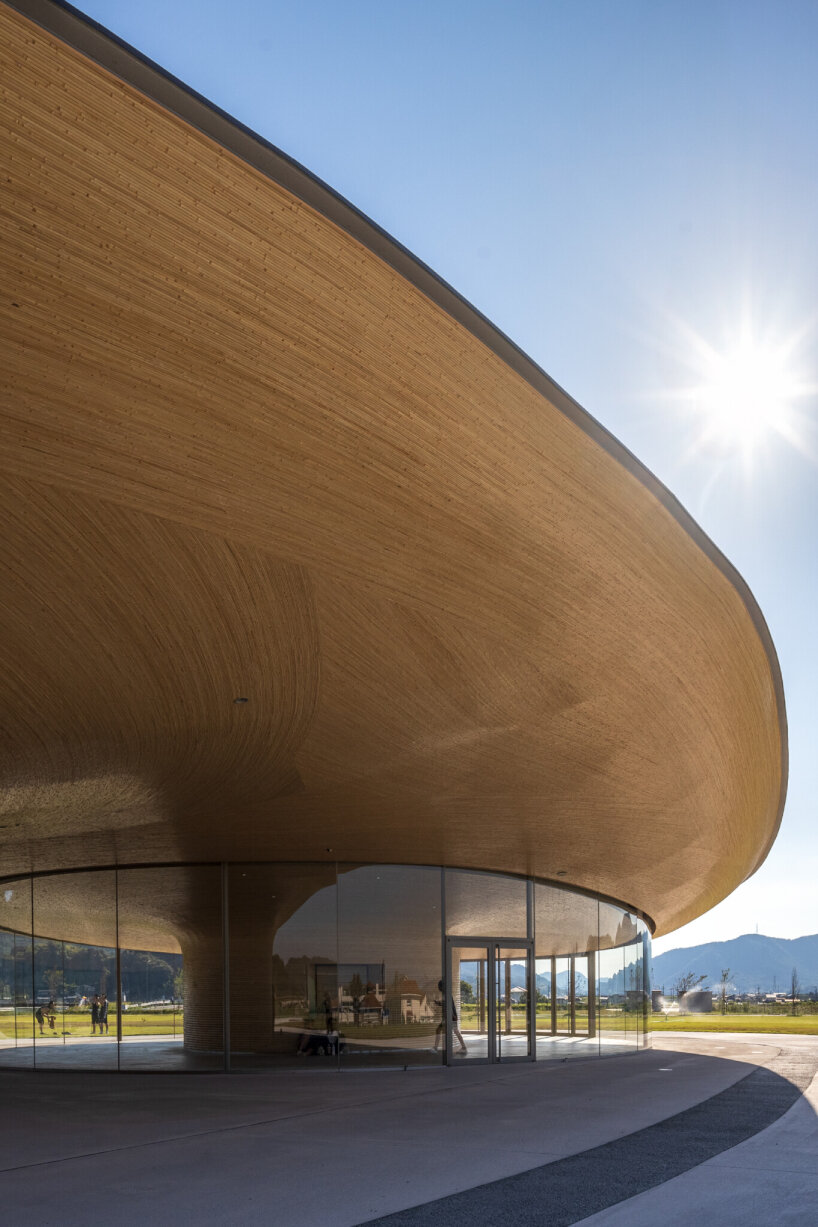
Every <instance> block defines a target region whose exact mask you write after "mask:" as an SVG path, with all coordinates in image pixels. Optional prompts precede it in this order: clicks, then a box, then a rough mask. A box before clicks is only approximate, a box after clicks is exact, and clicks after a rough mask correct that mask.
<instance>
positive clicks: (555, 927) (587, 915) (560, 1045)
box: [534, 882, 599, 1060]
mask: <svg viewBox="0 0 818 1227" xmlns="http://www.w3.org/2000/svg"><path fill="white" fill-rule="evenodd" d="M598 926H599V914H598V905H597V901H596V899H593V898H590V897H589V896H587V895H580V894H577V893H576V892H575V891H571V890H568V889H566V888H561V887H558V886H548V885H546V884H544V883H541V882H537V883H535V885H534V948H535V954H536V962H535V968H536V986H537V1056H538V1058H539V1059H540V1060H546V1059H548V1057H556V1056H559V1057H560V1058H563V1059H564V1058H565V1057H572V1056H574V1057H581V1056H586V1057H587V1056H589V1055H593V1054H595V1053H596V1052H597V1051H598V1050H599V1040H598V1032H597V1009H596V983H597V949H598V945H599V934H598Z"/></svg>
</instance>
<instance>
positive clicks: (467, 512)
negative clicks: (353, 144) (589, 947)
mask: <svg viewBox="0 0 818 1227" xmlns="http://www.w3.org/2000/svg"><path fill="white" fill-rule="evenodd" d="M18 10H19V11H18ZM0 29H1V31H2V38H1V39H0V47H1V48H2V50H1V52H0V54H2V60H3V79H4V87H5V101H4V108H5V111H6V119H7V123H6V125H4V131H3V137H2V142H3V163H4V180H5V182H4V190H3V209H2V215H1V220H0V224H1V225H2V231H3V244H2V255H0V270H1V272H2V278H3V283H4V286H5V287H6V288H5V289H4V292H3V294H2V301H0V311H2V315H3V408H2V431H3V446H2V452H1V453H0V466H2V471H3V473H4V481H3V486H2V490H1V491H0V508H1V510H0V514H2V522H3V524H4V551H3V555H4V566H5V567H6V569H7V575H6V577H5V578H4V581H3V596H2V599H1V600H0V668H2V674H3V685H2V688H0V705H2V718H3V726H4V729H5V731H6V739H5V744H4V746H3V748H2V760H0V761H1V762H2V796H0V835H2V836H3V837H4V840H3V849H2V854H0V873H3V874H10V873H16V872H27V871H31V870H34V871H39V870H43V869H54V868H68V867H72V866H80V865H81V866H90V865H102V864H112V863H120V864H124V863H133V862H147V861H168V860H196V861H201V860H207V859H244V858H247V859H273V860H298V861H309V860H321V859H334V860H341V861H348V862H356V861H401V862H416V863H427V864H450V865H461V866H472V867H476V868H491V869H496V870H502V871H508V872H516V873H533V874H537V875H541V876H543V877H546V878H553V877H554V876H555V875H556V874H557V873H558V872H559V873H561V874H562V875H563V880H564V881H565V882H567V883H572V884H574V885H578V886H581V887H585V888H587V889H591V890H595V891H599V892H602V893H604V894H607V895H610V896H613V897H616V898H620V899H625V900H627V901H628V902H629V903H631V904H633V905H634V906H636V907H639V908H640V909H642V910H644V912H645V913H646V914H648V915H649V916H651V917H652V918H653V919H654V920H655V921H656V923H657V926H658V930H659V931H666V930H668V929H671V928H674V927H676V926H677V925H679V924H681V923H684V922H685V921H687V920H690V919H692V918H693V917H694V916H695V915H698V914H699V913H701V912H702V911H704V910H706V909H707V908H709V907H711V906H712V905H713V904H715V903H716V902H718V901H719V900H720V899H721V898H723V897H724V896H725V895H726V894H728V893H729V892H730V891H731V890H732V889H733V888H734V887H735V886H736V885H737V884H738V883H740V882H741V881H742V880H743V879H744V878H746V877H747V876H748V875H749V874H751V873H752V872H753V871H754V870H755V869H756V868H757V867H758V865H759V864H760V863H761V861H762V860H763V859H764V857H765V855H766V853H767V851H768V849H769V847H770V845H771V843H772V840H773V838H774V836H775V833H776V831H777V829H778V825H779V822H780V818H781V814H782V810H783V800H784V794H785V786H786V724H785V712H784V699H783V691H782V686H781V677H780V672H779V669H778V664H777V660H776V656H775V652H774V649H773V645H772V642H771V639H770V635H769V632H768V630H767V627H766V625H765V623H764V620H763V618H762V616H761V614H760V612H759V609H758V607H757V605H756V603H755V601H754V599H753V597H752V595H751V593H750V592H749V590H748V588H747V586H746V584H745V583H744V581H743V580H742V579H741V577H740V576H739V575H738V574H737V572H736V571H735V570H734V568H733V567H732V566H731V565H730V564H729V563H728V562H727V560H726V559H725V558H724V557H723V555H722V554H721V553H720V552H719V551H718V550H717V549H716V547H715V546H714V545H713V543H712V542H711V541H710V540H709V539H708V538H707V537H706V536H705V534H704V533H703V532H702V531H701V529H699V527H698V526H697V525H696V524H695V523H694V521H693V520H692V519H691V518H690V516H689V515H688V514H687V513H686V512H685V511H684V509H683V508H682V507H681V506H680V504H679V503H678V502H677V500H676V499H675V498H674V497H673V496H672V495H671V494H670V493H669V492H668V491H667V490H666V489H665V488H664V487H663V486H662V485H661V483H659V482H658V481H657V480H656V478H655V477H653V476H652V475H651V474H650V473H648V472H647V470H646V469H645V468H644V467H643V466H642V465H641V464H640V463H639V462H638V461H637V460H636V459H635V458H634V457H633V456H632V455H631V454H630V453H629V452H628V451H627V450H626V449H625V448H623V447H622V445H621V444H619V443H618V442H617V441H616V440H615V439H614V438H613V437H612V436H611V435H610V434H609V433H608V432H606V431H605V430H604V429H603V428H602V427H601V426H600V425H599V423H597V422H596V421H594V419H592V418H591V417H590V416H589V415H588V414H587V413H585V411H584V410H583V409H581V408H580V406H578V405H577V404H576V402H574V401H573V400H571V398H570V397H568V396H567V395H566V393H564V392H563V391H562V390H561V389H560V388H558V387H557V386H556V385H555V384H554V383H553V382H552V381H551V380H550V379H549V378H548V377H547V376H546V375H545V374H544V372H543V371H542V370H540V369H539V368H538V367H537V366H536V365H535V364H534V363H532V362H531V361H530V360H529V359H528V358H527V357H526V356H525V355H524V354H522V353H521V351H520V350H518V349H517V348H516V347H515V346H514V345H513V344H512V343H511V342H510V341H509V340H508V339H507V338H506V337H504V336H503V335H502V334H500V333H499V332H498V331H497V330H496V329H494V328H493V327H492V326H491V324H490V323H489V322H488V321H487V320H486V319H485V318H484V317H483V316H481V315H480V314H479V313H478V312H476V311H475V310H474V309H473V308H471V307H470V306H469V305H468V304H467V303H466V302H465V301H464V300H463V299H462V298H460V297H459V296H458V295H457V294H456V293H455V292H454V291H453V290H452V289H451V288H450V287H448V286H446V285H445V284H444V283H442V282H441V281H440V280H439V279H438V278H436V277H435V276H434V274H432V273H431V272H430V270H429V269H427V268H425V267H424V266H423V265H422V264H420V263H419V262H418V261H416V260H415V259H414V258H413V257H412V256H411V255H409V253H408V252H406V251H405V249H403V248H401V247H400V246H399V245H398V244H396V243H395V242H394V241H393V240H391V239H390V238H389V237H388V236H387V235H386V234H384V232H383V231H381V230H380V229H378V228H377V227H376V226H374V225H373V224H372V223H371V222H370V221H368V220H367V219H366V218H365V217H363V216H362V215H361V214H360V213H359V212H357V211H356V210H355V209H353V208H352V207H351V206H350V205H349V204H347V203H346V202H345V201H343V200H341V199H340V198H339V197H338V196H337V195H335V194H334V193H332V192H331V191H330V190H329V189H328V188H327V187H326V186H325V185H323V184H321V183H320V182H318V181H317V180H316V179H314V178H313V177H311V176H310V175H309V174H308V173H307V172H306V171H304V170H303V169H302V168H301V167H298V166H297V165H296V164H295V163H293V162H292V161H291V160H290V159H288V158H286V157H285V156H284V155H283V154H281V153H280V152H279V151H278V150H276V149H274V148H273V147H272V146H270V145H269V144H267V143H266V142H264V141H263V140H261V139H260V138H259V137H257V136H255V135H254V134H252V133H250V132H249V131H247V130H246V129H244V128H243V127H241V125H239V124H237V123H235V122H234V121H232V120H230V119H229V117H227V116H225V115H224V114H223V113H221V112H219V111H218V110H217V109H215V108H213V107H211V106H209V105H208V104H207V103H206V102H205V101H204V100H203V99H201V98H199V97H198V96H196V95H195V94H193V93H191V92H190V91H188V90H186V89H185V88H184V87H183V86H181V85H180V84H179V83H178V82H176V81H174V80H173V79H171V78H169V77H167V76H166V75H165V74H163V73H162V72H161V71H160V70H159V69H157V68H156V67H155V66H154V65H151V64H150V63H149V62H147V61H145V60H144V59H142V58H141V57H140V56H138V55H137V54H136V53H135V52H133V51H132V50H130V49H128V48H126V47H124V45H123V44H121V43H119V42H118V41H117V40H116V39H113V38H112V37H111V36H110V35H108V34H107V33H105V32H104V31H101V30H100V28H99V27H96V26H95V25H94V24H93V23H90V22H88V21H87V20H85V19H84V18H81V17H80V16H79V15H77V14H76V13H75V12H74V11H73V10H70V9H67V8H64V7H62V6H59V5H56V4H53V3H50V2H48V0H30V2H25V3H23V2H20V3H16V4H13V5H10V6H8V5H3V6H0ZM238 698H242V699H247V702H246V703H236V702H235V700H236V699H238Z"/></svg>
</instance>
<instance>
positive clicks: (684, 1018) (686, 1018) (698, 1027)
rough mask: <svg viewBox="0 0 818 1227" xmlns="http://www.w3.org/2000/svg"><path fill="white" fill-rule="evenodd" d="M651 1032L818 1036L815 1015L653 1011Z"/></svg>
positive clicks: (817, 1016) (650, 1022)
mask: <svg viewBox="0 0 818 1227" xmlns="http://www.w3.org/2000/svg"><path fill="white" fill-rule="evenodd" d="M648 1027H649V1030H650V1031H652V1032H653V1034H654V1035H661V1034H662V1032H663V1031H717V1032H729V1031H732V1032H734V1033H735V1032H738V1033H741V1034H750V1033H754V1032H755V1033H757V1034H759V1035H818V1014H798V1015H796V1016H795V1017H793V1016H792V1014H675V1015H674V1014H671V1016H670V1017H669V1018H667V1019H665V1018H664V1017H663V1016H662V1015H661V1014H653V1015H651V1017H650V1020H649V1023H648Z"/></svg>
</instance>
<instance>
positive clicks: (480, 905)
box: [445, 869, 528, 937]
mask: <svg viewBox="0 0 818 1227" xmlns="http://www.w3.org/2000/svg"><path fill="white" fill-rule="evenodd" d="M445 877H446V932H447V933H450V934H452V935H455V936H464V937H527V936H528V906H527V897H528V883H527V882H526V881H525V880H524V879H523V878H504V877H501V876H500V875H499V874H492V873H472V872H470V871H468V870H465V869H447V870H446V875H445Z"/></svg>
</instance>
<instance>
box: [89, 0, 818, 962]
mask: <svg viewBox="0 0 818 1227" xmlns="http://www.w3.org/2000/svg"><path fill="white" fill-rule="evenodd" d="M81 7H82V8H83V10H84V11H85V12H87V13H88V14H89V15H90V16H92V17H94V18H95V19H96V20H97V21H99V22H101V23H102V24H103V25H105V26H107V27H108V28H109V29H111V30H112V31H113V32H114V33H116V34H118V35H119V36H120V37H122V38H124V39H126V40H127V41H128V42H130V43H132V44H133V45H134V46H135V47H137V48H138V49H139V50H140V51H142V52H144V53H145V54H147V55H149V56H151V57H152V58H153V59H155V60H156V61H157V62H158V63H159V64H161V65H162V66H163V67H164V68H166V69H167V70H169V71H170V72H172V73H174V74H175V75H176V76H178V77H180V78H181V79H182V80H183V81H185V82H186V83H187V84H188V85H191V86H192V87H193V88H194V89H197V90H198V91H199V92H200V93H202V94H204V95H205V96H206V97H207V98H209V99H211V100H212V101H213V102H215V103H217V104H218V105H219V106H221V107H223V108H224V109H225V110H226V111H228V112H230V113H231V114H232V115H234V116H235V117H236V118H238V119H240V120H242V121H243V122H244V123H246V124H248V125H249V126H250V127H251V128H254V129H255V130H256V131H258V132H259V133H261V134H262V135H263V136H264V137H266V138H267V139H268V140H270V141H272V142H273V143H274V144H275V145H278V146H279V147H280V148H281V149H283V150H284V151H285V152H286V153H288V154H290V155H291V156H292V157H294V158H296V159H297V160H298V161H300V162H302V163H303V164H304V165H305V166H307V167H308V168H309V169H310V170H312V171H313V172H314V173H315V174H317V175H319V176H320V177H321V178H323V179H325V180H326V181H327V182H328V183H329V184H330V185H331V186H332V187H334V188H335V189H336V190H337V191H339V192H341V193H342V194H343V195H344V196H346V197H348V198H349V199H350V200H351V201H352V202H353V203H354V204H356V205H357V206H358V207H359V208H361V209H362V210H363V211H364V212H365V213H367V214H368V215H369V216H370V217H372V218H373V219H374V220H375V221H376V222H378V223H379V224H380V225H381V226H383V227H384V228H385V229H386V230H388V231H389V232H390V233H391V234H392V235H394V236H395V237H396V238H397V239H399V240H400V241H401V242H402V243H404V244H405V245H406V246H407V247H408V248H409V249H410V250H411V251H413V252H414V253H415V254H416V255H417V256H419V257H420V258H421V259H422V260H424V261H425V262H426V263H427V264H429V265H431V267H432V268H434V269H435V270H436V271H437V272H438V273H439V274H440V275H441V276H442V277H444V278H445V279H446V280H447V281H449V282H451V283H452V284H453V285H454V286H455V287H456V288H457V289H458V290H459V291H460V292H461V293H462V294H464V295H465V297H466V298H468V299H469V300H470V301H471V302H472V303H474V305H475V306H477V307H478V308H479V309H480V310H481V311H483V312H484V313H485V314H486V315H488V317H489V318H490V319H491V320H493V321H494V323H495V324H497V325H498V326H499V327H500V328H501V329H503V331H504V332H506V333H508V334H509V335H510V336H511V337H512V338H513V339H514V340H515V341H516V342H517V343H518V344H519V345H520V346H521V347H522V348H523V349H524V350H526V351H527V352H528V353H529V354H530V355H531V357H532V358H533V359H534V360H535V361H536V362H538V363H539V364H540V365H541V366H543V367H544V368H545V369H546V370H547V371H548V373H549V374H550V375H552V376H553V378H554V379H556V380H557V382H558V383H560V384H562V385H563V386H564V387H565V388H566V389H567V390H568V391H569V392H570V393H571V394H572V395H573V396H575V397H576V398H577V399H578V400H579V401H580V403H581V404H583V405H584V406H585V408H587V409H588V410H589V412H591V413H592V414H593V415H594V416H595V417H596V418H598V419H599V420H600V421H601V422H603V423H604V424H605V426H607V427H608V428H609V429H610V430H611V431H613V433H614V434H615V435H617V436H618V437H619V438H620V439H621V440H622V441H623V442H624V443H625V444H626V445H627V446H628V447H629V448H630V449H631V450H632V451H634V452H635V453H636V455H637V456H639V458H640V459H641V460H642V461H644V463H645V464H647V466H648V467H649V468H650V469H652V470H653V471H654V472H655V473H656V474H657V476H658V477H659V478H661V480H662V481H663V482H664V483H665V484H666V485H667V486H669V488H670V489H671V490H672V491H673V492H674V493H675V494H676V495H677V496H678V497H679V498H680V499H681V500H682V502H683V503H684V504H685V505H686V507H687V508H688V510H689V511H690V512H691V513H692V514H693V516H694V517H695V518H696V519H697V520H698V521H699V523H700V524H701V525H702V527H703V528H704V529H705V531H706V532H707V533H708V534H709V535H710V536H711V537H712V538H713V540H714V541H715V542H716V544H717V545H718V546H719V547H720V548H721V549H722V550H723V551H724V552H725V553H726V554H727V556H728V558H730V559H731V561H732V562H733V563H735V565H736V566H737V567H738V568H739V570H740V571H741V572H742V574H743V575H744V577H745V579H746V580H747V582H748V583H749V585H750V587H751V588H752V590H753V592H754V593H755V596H756V598H757V600H758V602H759V604H760V606H761V609H762V611H763V613H764V615H765V617H766V619H767V622H768V623H769V626H770V629H771V631H772V635H773V638H774V640H775V643H776V646H777V649H778V654H779V658H780V661H781V667H782V671H783V675H784V686H785V691H786V696H787V706H788V715H789V722H790V756H791V763H790V786H789V799H788V803H787V809H786V813H785V817H784V822H783V825H782V830H781V834H780V836H779V839H778V842H777V843H776V845H775V847H774V849H773V851H772V853H771V855H770V857H769V858H768V860H767V862H766V863H765V865H764V866H763V867H762V869H761V870H760V871H759V872H758V873H757V874H756V875H755V877H754V878H752V879H751V880H750V881H749V882H748V883H746V884H745V885H744V886H742V887H740V888H739V889H738V890H737V891H736V892H735V894H734V895H733V896H732V897H731V898H730V899H729V900H728V901H726V902H725V903H723V904H721V905H720V906H719V907H718V908H716V909H714V911H713V912H711V913H709V914H708V915H707V916H705V917H702V918H701V919H700V920H698V921H696V922H694V924H692V925H689V926H687V928H686V929H681V930H679V931H678V932H677V933H676V934H673V935H672V936H671V937H670V938H668V939H663V940H662V941H661V942H659V943H657V944H656V949H657V950H662V949H667V948H669V947H672V946H675V945H688V944H692V943H694V942H698V941H709V940H717V939H720V938H723V937H733V936H736V935H737V934H739V933H745V932H750V931H753V930H754V929H755V927H756V924H757V925H758V928H759V932H761V933H768V934H772V935H775V936H780V937H795V936H798V935H800V934H804V933H815V932H818V902H816V900H817V899H818V891H816V883H818V839H817V838H816V824H815V816H816V795H818V693H816V691H817V689H818V649H817V648H816V629H818V622H817V621H816V612H815V610H816V597H818V578H817V577H818V549H816V542H818V480H816V479H817V478H818V397H816V395H815V391H814V389H813V390H810V389H811V388H812V386H813V385H815V384H816V383H817V382H818V344H817V343H816V341H817V339H818V300H816V288H817V287H818V225H816V221H817V219H818V4H816V3H815V0H775V2H773V0H766V2H764V3H761V2H759V0H686V2H685V3H681V2H678V3H674V2H672V0H616V2H615V3H614V2H612V0H560V2H559V3H556V2H550V0H496V2H494V3H481V2H480V0H469V2H468V3H466V2H465V0H434V2H433V3H430V2H427V0H403V2H401V3H397V2H390V0H367V2H362V0H343V2H341V0H332V2H330V0H302V2H301V3H299V4H297V5H293V4H291V3H287V4H283V3H277V2H276V0H231V2H230V3H225V2H222V3H213V2H212V0H196V3H193V0H174V2H173V3H172V4H168V3H167V0H161V2H159V0H140V3H139V4H134V3H133V0H93V2H92V3H91V2H89V3H86V4H83V5H82V6H81ZM742 321H744V322H745V323H747V322H748V321H749V327H750V329H751V331H752V333H753V335H754V336H755V338H756V340H757V341H758V343H759V344H766V345H767V346H768V347H769V346H775V345H778V344H780V343H785V342H789V343H790V344H789V346H788V357H787V360H786V366H787V368H788V370H789V372H790V375H791V377H792V378H793V379H794V380H797V381H798V382H799V383H800V384H801V385H802V386H801V388H800V391H799V395H798V396H797V401H796V402H795V406H796V408H797V412H798V419H797V422H796V424H795V425H796V430H795V435H794V437H791V438H785V437H783V436H782V435H781V434H780V433H779V432H778V431H776V430H772V431H771V432H770V433H768V434H767V435H766V436H764V437H763V438H762V439H761V440H760V441H759V442H758V444H757V446H756V448H755V450H754V452H753V454H752V458H751V462H750V461H748V457H747V455H746V454H745V451H744V449H743V448H742V447H741V446H739V444H738V443H737V442H733V443H725V442H719V443H715V442H713V441H711V442H709V443H703V442H702V438H701V435H702V428H703V425H705V424H706V421H705V419H703V417H702V414H701V412H699V411H698V410H697V408H696V402H695V400H694V399H691V397H690V396H689V394H688V393H687V391H686V390H687V389H689V388H690V387H691V385H692V384H696V383H701V381H702V372H701V369H700V367H701V348H702V343H704V344H705V345H707V346H710V347H711V348H712V350H713V351H714V352H715V353H716V354H721V353H723V352H727V351H729V350H730V349H731V347H732V346H733V344H734V342H735V338H736V335H737V332H738V330H739V328H740V326H741V324H742ZM696 338H698V339H699V340H698V341H697V340H696ZM788 433H789V434H790V435H792V434H793V432H792V431H790V432H788Z"/></svg>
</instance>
